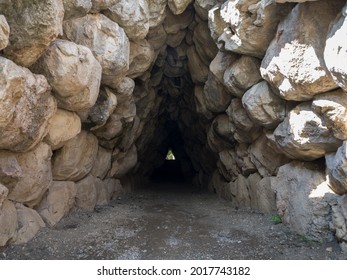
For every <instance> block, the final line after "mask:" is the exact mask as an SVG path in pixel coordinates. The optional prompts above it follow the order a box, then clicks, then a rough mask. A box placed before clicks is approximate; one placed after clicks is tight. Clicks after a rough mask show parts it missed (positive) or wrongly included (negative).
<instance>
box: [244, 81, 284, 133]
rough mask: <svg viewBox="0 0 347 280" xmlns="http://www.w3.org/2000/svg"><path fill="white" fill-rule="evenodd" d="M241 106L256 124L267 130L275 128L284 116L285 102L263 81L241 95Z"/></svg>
mask: <svg viewBox="0 0 347 280" xmlns="http://www.w3.org/2000/svg"><path fill="white" fill-rule="evenodd" d="M242 105H243V107H244V108H245V109H246V110H247V113H248V115H249V116H250V118H251V119H252V120H253V121H254V122H255V123H256V124H258V125H261V126H263V127H265V128H269V129H271V128H275V127H276V126H277V125H278V124H279V123H280V122H282V121H283V120H284V117H285V115H286V102H285V101H284V100H283V99H281V98H279V97H278V96H277V95H276V94H274V93H273V91H272V90H271V88H270V87H269V85H268V84H267V82H265V81H263V82H260V83H259V84H256V85H254V86H253V87H252V88H251V89H249V90H248V91H247V92H246V93H245V94H244V95H243V97H242Z"/></svg>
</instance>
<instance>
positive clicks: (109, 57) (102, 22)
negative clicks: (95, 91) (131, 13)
mask: <svg viewBox="0 0 347 280" xmlns="http://www.w3.org/2000/svg"><path fill="white" fill-rule="evenodd" d="M64 34H65V36H66V37H67V38H68V39H69V40H71V41H73V42H75V43H76V44H80V45H83V46H86V47H88V48H89V49H90V50H91V51H92V52H93V54H94V56H95V58H96V59H97V60H98V61H99V63H100V64H101V67H102V82H103V83H104V84H106V85H109V86H111V87H112V85H113V84H114V82H115V81H114V80H117V79H120V78H122V77H123V76H125V73H126V72H127V71H128V69H129V40H128V38H127V36H126V34H125V32H124V30H123V28H121V27H120V26H119V25H118V24H117V23H115V22H113V21H111V20H110V19H109V18H107V17H106V16H104V15H102V14H95V15H90V14H89V15H86V16H85V17H82V18H77V19H71V20H67V21H64Z"/></svg>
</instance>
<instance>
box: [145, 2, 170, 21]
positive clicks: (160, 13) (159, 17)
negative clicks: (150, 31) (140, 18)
mask: <svg viewBox="0 0 347 280" xmlns="http://www.w3.org/2000/svg"><path fill="white" fill-rule="evenodd" d="M146 1H147V4H148V8H149V27H150V28H152V27H156V26H158V25H160V24H161V23H162V22H163V21H164V19H165V16H166V13H165V8H166V5H167V1H168V0H146Z"/></svg>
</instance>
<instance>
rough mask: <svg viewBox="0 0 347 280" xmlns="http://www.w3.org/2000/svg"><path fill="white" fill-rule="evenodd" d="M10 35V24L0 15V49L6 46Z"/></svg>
mask: <svg viewBox="0 0 347 280" xmlns="http://www.w3.org/2000/svg"><path fill="white" fill-rule="evenodd" d="M9 37H10V26H9V25H8V23H7V20H6V18H5V17H4V16H3V15H0V50H2V49H4V48H6V47H7V45H8V43H9Z"/></svg>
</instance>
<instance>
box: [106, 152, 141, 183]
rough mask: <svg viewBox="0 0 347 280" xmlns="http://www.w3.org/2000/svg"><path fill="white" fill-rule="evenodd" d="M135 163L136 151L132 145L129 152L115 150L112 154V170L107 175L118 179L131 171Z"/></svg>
mask: <svg viewBox="0 0 347 280" xmlns="http://www.w3.org/2000/svg"><path fill="white" fill-rule="evenodd" d="M136 163H137V149H136V146H135V145H132V146H131V148H130V150H128V151H125V152H121V151H119V150H118V149H115V150H114V152H113V162H112V168H111V170H110V172H109V175H110V176H112V177H114V178H117V179H120V178H122V177H123V176H124V175H126V174H127V173H128V172H129V171H131V170H132V169H133V168H134V167H135V165H136Z"/></svg>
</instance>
